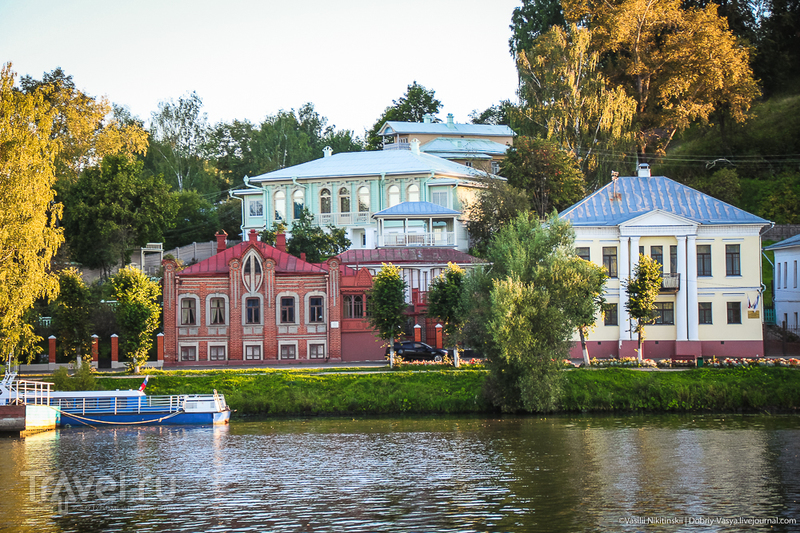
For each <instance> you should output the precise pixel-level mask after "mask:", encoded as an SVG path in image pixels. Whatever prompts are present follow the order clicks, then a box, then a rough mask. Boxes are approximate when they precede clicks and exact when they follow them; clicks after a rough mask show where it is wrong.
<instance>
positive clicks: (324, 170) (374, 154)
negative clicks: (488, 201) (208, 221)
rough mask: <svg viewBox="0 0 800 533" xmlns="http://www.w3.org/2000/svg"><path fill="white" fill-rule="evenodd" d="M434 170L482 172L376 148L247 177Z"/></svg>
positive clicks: (460, 173)
mask: <svg viewBox="0 0 800 533" xmlns="http://www.w3.org/2000/svg"><path fill="white" fill-rule="evenodd" d="M431 173H434V174H437V175H444V176H452V177H456V178H467V179H469V178H474V177H478V176H481V175H482V173H481V172H480V171H478V170H475V169H473V168H471V167H468V166H465V165H461V164H459V163H454V162H452V161H448V160H447V159H443V158H441V157H437V156H435V155H430V154H424V153H414V151H413V150H390V151H386V150H379V151H371V152H342V153H339V154H334V155H332V156H330V157H321V158H320V159H315V160H314V161H309V162H307V163H302V164H300V165H295V166H293V167H287V168H282V169H280V170H275V171H273V172H268V173H266V174H261V175H260V176H255V177H253V178H250V179H249V181H250V183H259V182H264V181H279V180H288V179H292V178H297V179H313V178H338V177H349V176H380V175H381V174H386V175H393V174H431Z"/></svg>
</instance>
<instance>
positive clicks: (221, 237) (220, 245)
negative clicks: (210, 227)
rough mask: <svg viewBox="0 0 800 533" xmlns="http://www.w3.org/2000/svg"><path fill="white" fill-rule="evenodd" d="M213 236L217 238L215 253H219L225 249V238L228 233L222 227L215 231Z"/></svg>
mask: <svg viewBox="0 0 800 533" xmlns="http://www.w3.org/2000/svg"><path fill="white" fill-rule="evenodd" d="M214 237H216V238H217V253H218V254H221V253H222V252H224V251H225V248H227V246H225V240H226V239H227V238H228V234H227V233H225V230H224V229H221V230H219V231H218V232H217V233H215V234H214Z"/></svg>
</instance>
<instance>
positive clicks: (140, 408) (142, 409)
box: [50, 394, 226, 415]
mask: <svg viewBox="0 0 800 533" xmlns="http://www.w3.org/2000/svg"><path fill="white" fill-rule="evenodd" d="M187 404H189V405H190V406H192V407H195V409H196V407H197V406H201V405H202V406H211V405H213V406H215V408H216V410H217V411H223V410H224V409H225V407H226V404H225V397H224V396H222V395H220V394H192V395H185V394H182V395H172V396H129V397H124V396H120V397H110V398H96V397H77V398H51V400H50V405H52V406H54V407H60V408H61V410H62V411H64V412H65V413H71V414H81V415H86V414H90V415H91V414H111V413H113V414H126V413H127V414H134V413H135V414H141V413H174V412H177V411H182V410H187V409H186V408H187ZM195 409H190V410H195Z"/></svg>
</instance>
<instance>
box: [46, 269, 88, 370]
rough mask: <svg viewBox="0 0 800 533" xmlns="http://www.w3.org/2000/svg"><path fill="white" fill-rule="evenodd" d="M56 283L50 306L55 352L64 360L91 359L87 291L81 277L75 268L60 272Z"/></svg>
mask: <svg viewBox="0 0 800 533" xmlns="http://www.w3.org/2000/svg"><path fill="white" fill-rule="evenodd" d="M58 284H59V293H58V298H57V299H56V300H55V302H54V303H53V306H52V317H53V323H54V330H55V336H56V338H58V349H59V352H61V353H62V354H64V355H65V356H66V357H67V359H83V358H86V357H87V356H89V357H91V346H92V329H91V328H92V324H91V321H90V316H89V315H90V312H91V307H92V303H93V302H92V297H91V291H90V290H89V288H88V287H87V286H86V284H85V283H84V282H83V275H82V274H81V273H80V272H79V271H78V270H77V269H75V268H68V269H66V270H62V271H61V272H60V273H59V276H58Z"/></svg>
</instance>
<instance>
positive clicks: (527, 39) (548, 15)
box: [508, 0, 566, 58]
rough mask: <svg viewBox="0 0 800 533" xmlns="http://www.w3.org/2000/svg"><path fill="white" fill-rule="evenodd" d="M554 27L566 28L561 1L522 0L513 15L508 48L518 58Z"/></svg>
mask: <svg viewBox="0 0 800 533" xmlns="http://www.w3.org/2000/svg"><path fill="white" fill-rule="evenodd" d="M552 26H566V21H565V20H564V12H563V10H562V9H561V0H522V5H521V6H519V7H516V8H514V11H513V13H512V14H511V26H510V28H511V38H510V39H509V40H508V47H509V49H510V50H511V55H512V56H513V57H514V58H516V57H518V55H519V53H520V52H521V51H523V50H527V49H529V48H530V47H531V45H533V42H534V41H535V40H536V39H537V38H539V36H541V35H543V34H545V33H547V31H548V30H549V29H550V28H551V27H552Z"/></svg>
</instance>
